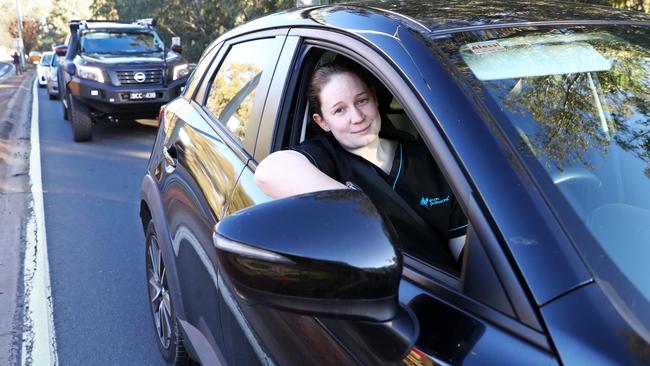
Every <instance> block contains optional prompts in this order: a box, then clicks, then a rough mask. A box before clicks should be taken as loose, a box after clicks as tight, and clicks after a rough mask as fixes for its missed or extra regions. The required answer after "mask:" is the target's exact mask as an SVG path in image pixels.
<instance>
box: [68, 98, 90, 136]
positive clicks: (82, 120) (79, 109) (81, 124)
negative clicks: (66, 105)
mask: <svg viewBox="0 0 650 366" xmlns="http://www.w3.org/2000/svg"><path fill="white" fill-rule="evenodd" d="M70 112H71V114H72V116H71V117H72V136H73V139H74V141H75V142H82V141H90V139H92V138H93V130H92V129H93V121H92V119H90V112H89V111H88V107H86V106H85V105H84V104H83V103H82V102H80V101H79V100H77V99H76V98H75V97H73V96H71V97H70Z"/></svg>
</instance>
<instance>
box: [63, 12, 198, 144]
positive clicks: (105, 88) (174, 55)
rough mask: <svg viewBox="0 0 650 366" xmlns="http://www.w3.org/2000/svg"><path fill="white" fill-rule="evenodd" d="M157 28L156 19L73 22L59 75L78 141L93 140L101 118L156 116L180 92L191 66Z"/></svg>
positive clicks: (66, 112)
mask: <svg viewBox="0 0 650 366" xmlns="http://www.w3.org/2000/svg"><path fill="white" fill-rule="evenodd" d="M154 27H155V19H146V20H139V21H134V22H123V21H120V22H117V21H90V20H73V21H71V22H70V39H69V41H68V47H67V52H66V51H65V50H60V51H59V55H63V52H66V53H65V61H64V62H63V63H62V64H61V66H59V69H58V76H59V83H60V84H59V89H60V91H61V101H62V102H63V117H64V118H65V119H71V120H72V130H73V135H74V140H75V141H88V140H90V139H91V138H92V125H93V124H94V123H97V122H105V121H108V122H118V121H120V120H125V119H126V120H133V119H137V118H153V117H155V116H156V115H157V114H158V111H159V109H160V106H161V105H163V104H165V103H167V102H169V101H170V100H172V99H174V98H175V97H177V96H178V95H179V94H180V91H181V88H182V86H183V85H184V84H185V81H186V80H187V75H188V74H189V72H190V68H189V65H188V63H187V61H186V60H185V59H183V58H182V57H181V55H180V52H181V47H180V44H174V45H172V46H171V48H170V49H167V48H165V45H164V43H163V41H162V40H161V38H160V37H159V36H158V33H156V30H155V28H154Z"/></svg>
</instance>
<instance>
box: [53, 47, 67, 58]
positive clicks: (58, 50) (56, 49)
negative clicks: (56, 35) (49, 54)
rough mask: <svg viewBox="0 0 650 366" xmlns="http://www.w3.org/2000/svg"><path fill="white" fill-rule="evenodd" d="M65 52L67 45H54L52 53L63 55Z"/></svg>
mask: <svg viewBox="0 0 650 366" xmlns="http://www.w3.org/2000/svg"><path fill="white" fill-rule="evenodd" d="M66 52H68V46H67V45H64V44H61V45H58V46H56V47H54V53H56V55H57V56H65V54H66Z"/></svg>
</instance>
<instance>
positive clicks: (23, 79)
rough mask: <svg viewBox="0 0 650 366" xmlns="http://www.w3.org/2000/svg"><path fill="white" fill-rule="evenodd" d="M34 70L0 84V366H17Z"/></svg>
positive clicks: (20, 331)
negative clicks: (0, 365)
mask: <svg viewBox="0 0 650 366" xmlns="http://www.w3.org/2000/svg"><path fill="white" fill-rule="evenodd" d="M32 84H33V70H28V71H27V72H26V73H24V74H23V75H18V76H11V77H8V78H6V79H4V80H3V81H2V83H0V106H2V108H0V111H2V112H0V222H1V223H2V225H0V253H2V255H1V256H0V364H2V365H15V364H17V363H19V361H20V349H21V339H22V320H23V308H22V307H23V305H22V304H23V290H24V289H23V278H22V265H23V258H24V251H25V248H24V245H23V243H24V236H25V225H26V222H25V218H26V217H29V215H27V213H28V212H27V211H28V209H29V208H28V199H29V195H30V187H29V175H28V172H29V151H30V116H31V105H32Z"/></svg>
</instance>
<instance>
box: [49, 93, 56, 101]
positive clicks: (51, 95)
mask: <svg viewBox="0 0 650 366" xmlns="http://www.w3.org/2000/svg"><path fill="white" fill-rule="evenodd" d="M47 96H48V97H49V98H50V100H54V99H56V94H52V93H47Z"/></svg>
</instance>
